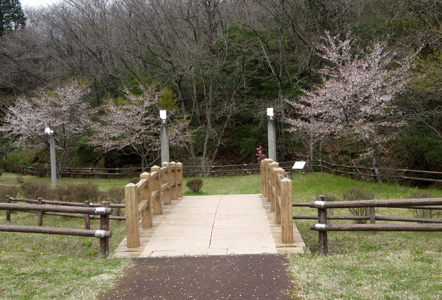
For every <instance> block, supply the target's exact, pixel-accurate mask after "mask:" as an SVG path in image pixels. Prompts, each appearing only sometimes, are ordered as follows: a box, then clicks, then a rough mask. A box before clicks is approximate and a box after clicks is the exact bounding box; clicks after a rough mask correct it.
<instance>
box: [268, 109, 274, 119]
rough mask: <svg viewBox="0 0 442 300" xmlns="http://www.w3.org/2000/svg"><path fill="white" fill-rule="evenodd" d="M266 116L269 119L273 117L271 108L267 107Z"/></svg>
mask: <svg viewBox="0 0 442 300" xmlns="http://www.w3.org/2000/svg"><path fill="white" fill-rule="evenodd" d="M267 116H269V117H270V118H272V117H273V107H268V108H267Z"/></svg>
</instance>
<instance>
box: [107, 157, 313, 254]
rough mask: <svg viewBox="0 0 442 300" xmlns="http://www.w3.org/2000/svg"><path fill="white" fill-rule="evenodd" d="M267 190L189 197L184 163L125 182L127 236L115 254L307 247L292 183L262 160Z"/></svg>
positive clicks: (292, 250) (269, 250) (285, 250)
mask: <svg viewBox="0 0 442 300" xmlns="http://www.w3.org/2000/svg"><path fill="white" fill-rule="evenodd" d="M261 170H262V172H261V174H262V191H263V192H262V195H215V196H185V197H183V177H182V174H183V171H182V164H180V163H173V162H172V163H170V164H169V163H163V165H162V167H161V168H160V167H153V168H152V169H151V172H150V173H143V174H141V176H140V181H139V182H138V183H137V184H131V183H130V184H128V185H126V187H125V200H126V227H127V237H126V238H125V239H124V240H123V241H122V242H121V244H120V245H119V246H118V247H117V249H116V250H115V252H114V254H113V255H112V257H116V258H133V257H155V256H184V255H229V254H258V253H304V248H305V245H304V242H303V240H302V238H301V236H300V234H299V232H298V230H297V228H296V226H295V225H294V224H293V209H292V189H291V187H292V184H291V181H290V180H289V179H287V178H285V177H284V175H283V174H284V170H283V169H281V168H279V167H278V164H277V163H276V162H273V161H271V160H269V159H266V160H264V161H263V162H262V166H261Z"/></svg>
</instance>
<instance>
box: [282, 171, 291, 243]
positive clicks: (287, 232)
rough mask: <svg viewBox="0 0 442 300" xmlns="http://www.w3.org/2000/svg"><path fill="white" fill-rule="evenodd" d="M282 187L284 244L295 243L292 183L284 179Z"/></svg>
mask: <svg viewBox="0 0 442 300" xmlns="http://www.w3.org/2000/svg"><path fill="white" fill-rule="evenodd" d="M281 185H282V196H281V223H282V242H283V243H293V206H292V202H293V200H292V181H291V180H290V179H288V178H284V179H283V180H282V181H281Z"/></svg>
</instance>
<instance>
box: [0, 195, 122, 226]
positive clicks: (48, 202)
mask: <svg viewBox="0 0 442 300" xmlns="http://www.w3.org/2000/svg"><path fill="white" fill-rule="evenodd" d="M5 202H6V203H12V202H15V203H17V202H24V203H29V204H38V205H61V206H74V207H100V206H104V204H103V203H104V202H102V203H89V201H84V203H80V202H64V201H55V200H45V199H41V198H38V199H36V200H35V199H20V198H13V197H10V196H8V195H7V196H6V198H5ZM109 207H110V208H125V207H126V205H125V204H109ZM23 212H25V213H37V214H38V226H42V224H43V215H52V216H60V217H70V218H82V219H84V223H85V229H90V220H91V219H100V217H99V216H95V215H90V214H79V213H74V212H51V211H46V212H42V211H41V210H37V209H36V210H26V211H23ZM109 219H110V220H118V221H124V220H126V217H124V216H112V215H110V216H109ZM6 220H7V221H10V220H11V213H10V210H7V211H6Z"/></svg>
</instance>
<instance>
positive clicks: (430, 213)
mask: <svg viewBox="0 0 442 300" xmlns="http://www.w3.org/2000/svg"><path fill="white" fill-rule="evenodd" d="M410 198H411V199H422V198H433V195H432V194H431V193H429V192H428V191H422V190H416V191H413V192H412V193H410ZM410 212H411V214H412V215H413V217H414V218H424V219H438V218H442V211H440V210H433V209H413V208H411V209H410Z"/></svg>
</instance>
